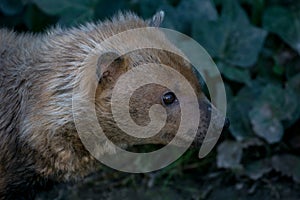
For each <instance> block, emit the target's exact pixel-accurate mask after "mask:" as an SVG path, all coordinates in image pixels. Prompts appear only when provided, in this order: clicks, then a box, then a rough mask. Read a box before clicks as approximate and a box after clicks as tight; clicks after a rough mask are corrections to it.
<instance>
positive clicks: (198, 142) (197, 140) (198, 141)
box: [191, 118, 230, 148]
mask: <svg viewBox="0 0 300 200" xmlns="http://www.w3.org/2000/svg"><path fill="white" fill-rule="evenodd" d="M229 126H230V121H229V119H228V118H225V122H224V125H223V128H222V132H221V134H223V133H224V132H225V131H226V130H228V128H229ZM206 135H207V129H206V130H205V131H203V132H202V131H200V132H198V133H197V135H196V137H195V138H194V140H193V143H192V144H191V148H200V147H201V146H202V144H203V141H204V139H205V137H206Z"/></svg>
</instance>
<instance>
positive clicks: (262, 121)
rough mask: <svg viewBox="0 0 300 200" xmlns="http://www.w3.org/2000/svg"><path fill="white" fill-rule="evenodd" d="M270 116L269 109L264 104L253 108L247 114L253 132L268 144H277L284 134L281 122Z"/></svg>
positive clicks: (270, 111)
mask: <svg viewBox="0 0 300 200" xmlns="http://www.w3.org/2000/svg"><path fill="white" fill-rule="evenodd" d="M272 114H273V113H272V110H271V108H270V107H269V106H268V105H266V104H264V105H261V106H257V107H255V108H253V109H252V110H251V111H250V113H249V117H250V119H251V123H252V126H253V130H254V131H255V133H256V134H257V135H258V136H260V137H262V138H264V139H265V140H266V141H267V142H268V143H275V142H279V141H280V140H281V138H282V136H283V132H284V128H283V126H282V124H281V122H280V121H279V119H277V118H276V117H274V116H272Z"/></svg>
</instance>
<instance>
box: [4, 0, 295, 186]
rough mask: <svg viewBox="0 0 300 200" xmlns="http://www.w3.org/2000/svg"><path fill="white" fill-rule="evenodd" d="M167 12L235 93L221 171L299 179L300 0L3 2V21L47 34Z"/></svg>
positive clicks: (171, 25) (220, 155) (219, 163)
mask: <svg viewBox="0 0 300 200" xmlns="http://www.w3.org/2000/svg"><path fill="white" fill-rule="evenodd" d="M160 9H163V10H164V11H165V13H166V17H165V21H164V22H163V26H164V27H167V28H173V29H175V30H178V31H181V32H183V33H185V34H187V35H190V36H192V37H193V38H194V39H196V40H197V41H198V42H199V43H200V44H201V45H203V47H204V48H205V49H206V50H207V51H208V52H209V53H210V55H211V56H212V57H213V59H214V60H215V62H216V63H217V65H218V67H219V69H220V71H221V73H222V75H223V78H224V81H225V84H226V89H227V91H229V92H228V94H230V98H229V103H228V117H229V118H230V121H231V126H230V129H229V131H230V136H227V138H226V140H225V141H224V142H222V143H221V144H220V146H219V147H218V151H217V155H216V160H217V166H218V167H220V168H226V169H231V170H234V172H235V173H236V174H237V175H241V174H242V175H245V176H247V177H249V178H250V179H254V180H257V179H259V178H261V177H262V176H264V175H266V174H268V173H270V172H271V171H277V172H281V173H282V174H283V175H286V176H291V177H292V179H293V180H294V181H296V182H299V181H300V175H299V174H300V167H299V166H300V164H299V163H300V161H299V160H300V157H299V150H300V149H299V148H300V145H299V144H298V145H297V144H295V142H291V141H294V140H296V139H297V138H298V139H299V131H300V129H299V125H297V124H299V122H300V57H299V55H300V12H299V9H300V3H299V1H297V0H290V1H279V0H256V1H250V0H226V1H221V0H214V1H213V0H141V1H131V0H116V1H114V2H113V3H112V2H111V1H107V0H87V1H86V0H1V1H0V12H1V13H0V24H1V26H4V27H14V28H15V29H16V30H17V31H33V32H41V31H45V29H46V28H48V27H50V26H53V25H55V24H57V23H59V24H60V25H62V26H72V25H76V24H80V23H83V22H86V21H91V20H99V19H104V18H106V17H111V16H112V15H113V14H114V13H116V12H117V11H118V10H132V11H134V12H137V13H138V14H139V15H141V16H142V17H150V16H151V15H152V14H153V13H154V12H155V11H157V10H160ZM262 147H263V148H264V151H263V152H260V151H258V150H257V149H260V148H262ZM178 163H179V164H177V165H181V164H180V163H181V162H178ZM173 169H174V168H171V169H169V170H173ZM237 169H238V170H237Z"/></svg>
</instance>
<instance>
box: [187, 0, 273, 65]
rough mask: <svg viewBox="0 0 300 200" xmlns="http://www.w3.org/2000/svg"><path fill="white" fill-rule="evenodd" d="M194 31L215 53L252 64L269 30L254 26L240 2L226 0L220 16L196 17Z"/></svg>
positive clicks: (209, 50) (210, 51)
mask: <svg viewBox="0 0 300 200" xmlns="http://www.w3.org/2000/svg"><path fill="white" fill-rule="evenodd" d="M192 35H193V37H194V38H195V39H196V40H197V41H199V43H200V44H201V45H203V47H204V48H206V50H207V51H208V52H209V53H210V54H211V56H212V57H215V58H218V59H221V60H222V61H226V62H228V63H230V64H232V65H238V66H241V67H250V66H252V65H253V64H254V63H255V62H256V61H257V58H258V53H259V52H260V50H261V48H262V45H263V43H264V40H265V37H266V35H267V32H266V31H264V30H262V29H259V28H256V27H254V26H252V25H251V24H250V23H249V20H248V18H247V15H246V13H245V12H244V10H243V9H242V8H241V7H240V6H239V5H238V3H237V2H235V1H226V3H225V5H224V8H223V11H222V15H221V17H220V18H219V19H218V20H202V21H195V22H194V23H193V27H192Z"/></svg>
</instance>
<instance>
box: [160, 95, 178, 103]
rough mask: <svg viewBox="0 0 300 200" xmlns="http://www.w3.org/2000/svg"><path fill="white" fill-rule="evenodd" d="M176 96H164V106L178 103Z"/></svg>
mask: <svg viewBox="0 0 300 200" xmlns="http://www.w3.org/2000/svg"><path fill="white" fill-rule="evenodd" d="M176 99H177V98H176V96H175V94H174V93H173V92H167V93H165V94H164V95H163V96H162V102H163V104H164V105H166V106H168V105H170V104H172V103H174V102H175V101H176Z"/></svg>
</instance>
